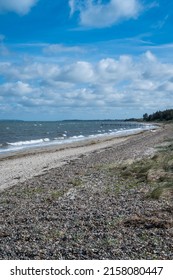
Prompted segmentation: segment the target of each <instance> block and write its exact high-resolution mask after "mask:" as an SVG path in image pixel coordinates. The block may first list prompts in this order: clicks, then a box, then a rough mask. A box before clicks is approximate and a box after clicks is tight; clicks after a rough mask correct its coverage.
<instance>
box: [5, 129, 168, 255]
mask: <svg viewBox="0 0 173 280" xmlns="http://www.w3.org/2000/svg"><path fill="white" fill-rule="evenodd" d="M172 128H173V126H172V124H166V125H162V126H160V127H158V128H157V129H155V130H150V131H144V132H141V133H139V134H136V135H130V136H124V137H118V138H114V137H108V138H97V139H94V140H90V141H86V142H80V143H79V142H78V143H74V144H69V145H67V146H66V145H65V146H61V147H57V146H52V147H49V148H44V149H39V150H37V149H35V150H32V151H31V150H30V151H26V152H20V153H17V154H11V155H8V156H6V155H1V156H0V173H1V182H0V190H1V192H0V205H1V206H0V208H1V214H0V215H1V219H0V224H1V226H0V239H1V247H0V259H172V258H173V247H172V235H173V223H172V218H171V217H172V212H173V207H172V206H171V205H172V200H167V199H165V198H164V199H160V200H154V201H153V200H151V199H145V197H146V194H147V192H148V191H149V190H150V188H151V186H150V185H147V184H146V183H145V182H141V183H136V181H133V180H131V179H130V180H129V179H128V180H126V179H124V178H123V177H122V176H121V174H120V171H119V166H120V165H123V164H131V163H132V162H135V161H136V160H141V159H145V158H150V157H153V156H154V155H155V154H156V153H157V149H156V148H157V146H159V145H162V144H163V143H165V142H166V141H168V140H169V139H173V129H172ZM153 219H154V221H155V222H152V221H153ZM145 221H147V222H148V223H150V224H151V225H150V226H148V227H145ZM164 221H165V225H164ZM159 222H160V223H159ZM158 224H159V226H158ZM162 224H163V226H161V225H162Z"/></svg>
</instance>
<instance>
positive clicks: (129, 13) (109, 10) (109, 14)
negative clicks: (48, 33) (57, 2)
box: [69, 0, 142, 28]
mask: <svg viewBox="0 0 173 280" xmlns="http://www.w3.org/2000/svg"><path fill="white" fill-rule="evenodd" d="M69 6H70V9H71V13H70V14H71V15H72V14H73V13H74V12H75V11H79V12H80V24H81V25H82V26H86V27H95V28H102V27H108V26H111V25H113V24H115V23H117V22H119V21H122V20H127V19H136V18H137V17H138V16H139V14H140V13H141V11H142V4H141V3H140V1H139V0H128V1H122V0H110V1H109V3H107V4H103V3H102V1H97V2H96V3H95V2H94V1H93V0H88V1H78V0H69Z"/></svg>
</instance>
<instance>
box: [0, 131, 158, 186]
mask: <svg viewBox="0 0 173 280" xmlns="http://www.w3.org/2000/svg"><path fill="white" fill-rule="evenodd" d="M154 131H155V130H151V131H149V132H148V131H147V132H142V134H143V133H149V134H151V135H152V133H153V132H154ZM136 134H137V135H140V134H141V132H139V133H136ZM136 134H135V136H134V135H130V136H125V137H112V136H107V137H97V138H94V139H93V140H85V141H80V142H75V143H73V144H66V145H59V146H49V147H47V148H38V149H32V150H31V149H30V150H26V151H19V152H17V153H16V152H14V153H11V154H8V155H6V154H3V155H0V178H1V181H0V191H2V190H4V189H6V188H8V187H11V186H14V185H15V184H17V183H19V182H23V181H25V180H27V179H29V178H32V177H34V176H36V175H41V174H43V173H45V172H47V171H48V170H50V169H52V168H56V167H59V166H62V165H63V164H65V163H67V162H68V160H69V159H70V160H71V159H76V158H78V157H79V156H80V155H82V154H88V153H91V152H93V151H97V150H101V149H105V148H106V147H110V146H112V145H118V144H120V143H123V142H124V141H126V142H127V141H128V140H129V139H133V137H136ZM148 152H149V153H150V152H151V149H150V151H149V150H148Z"/></svg>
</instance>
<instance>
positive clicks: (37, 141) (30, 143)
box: [7, 138, 50, 147]
mask: <svg viewBox="0 0 173 280" xmlns="http://www.w3.org/2000/svg"><path fill="white" fill-rule="evenodd" d="M49 141H50V139H49V138H44V139H36V140H27V141H18V142H14V143H7V144H8V145H10V146H18V147H19V146H26V145H27V146H28V145H34V144H40V143H44V142H49Z"/></svg>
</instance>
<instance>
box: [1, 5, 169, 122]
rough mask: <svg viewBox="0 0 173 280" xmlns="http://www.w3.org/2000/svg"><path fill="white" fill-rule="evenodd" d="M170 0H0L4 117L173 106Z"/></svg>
mask: <svg viewBox="0 0 173 280" xmlns="http://www.w3.org/2000/svg"><path fill="white" fill-rule="evenodd" d="M172 31H173V2H172V1H170V0H18V1H16V0H0V119H23V120H62V119H107V118H113V119H122V118H131V117H141V116H142V115H143V114H144V113H146V112H147V113H152V112H155V111H157V110H164V109H168V108H173V32H172Z"/></svg>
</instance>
